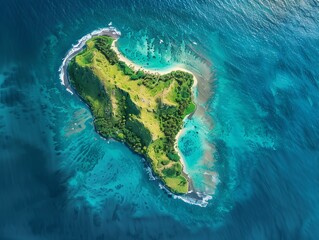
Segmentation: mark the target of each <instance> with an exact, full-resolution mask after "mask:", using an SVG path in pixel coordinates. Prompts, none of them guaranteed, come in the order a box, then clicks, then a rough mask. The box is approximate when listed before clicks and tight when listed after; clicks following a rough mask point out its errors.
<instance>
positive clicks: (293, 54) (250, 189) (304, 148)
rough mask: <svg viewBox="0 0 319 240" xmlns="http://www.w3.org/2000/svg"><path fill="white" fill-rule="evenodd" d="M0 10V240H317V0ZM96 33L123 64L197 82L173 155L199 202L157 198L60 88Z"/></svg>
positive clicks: (19, 4)
mask: <svg viewBox="0 0 319 240" xmlns="http://www.w3.org/2000/svg"><path fill="white" fill-rule="evenodd" d="M1 3H2V4H1V8H0V34H1V35H0V239H1V240H2V239H4V240H6V239H8V240H9V239H10V240H11V239H75V240H78V239H96V240H102V239H318V238H319V228H318V222H319V204H318V203H319V105H318V102H319V14H318V13H319V2H318V1H316V0H308V1H303V0H280V1H279V0H278V1H275V0H258V1H257V0H246V1H244V0H237V1H235V0H214V1H213V0H207V1H205V0H196V1H195V0H184V1H181V0H162V1H154V0H141V1H128V0H118V1H102V0H96V1H83V0H77V1H75V0H65V1H58V0H56V1H52V0H42V1H39V0H29V1H22V0H10V1H9V0H3V1H1ZM111 22H112V24H110V23H111ZM109 24H110V25H112V26H114V27H115V28H116V29H117V30H118V31H120V32H121V37H120V39H119V41H118V47H119V49H120V51H121V52H122V53H123V54H124V55H125V56H127V57H128V58H129V59H131V60H132V61H134V62H136V63H138V64H140V65H142V66H144V67H147V68H150V69H165V68H168V67H170V66H171V65H174V64H183V66H185V67H186V68H187V69H188V70H191V71H192V72H193V73H194V74H195V75H196V76H197V77H198V80H199V84H198V89H197V92H196V98H197V101H198V104H199V110H198V111H197V112H196V114H195V115H194V117H193V118H192V119H190V120H187V121H186V122H185V129H186V131H185V132H184V133H183V134H182V136H181V138H180V139H179V142H178V146H179V148H180V150H181V152H182V154H183V156H184V157H185V167H186V171H187V172H188V174H189V175H190V177H191V178H192V179H193V183H194V187H195V189H196V190H197V191H198V192H199V193H200V194H202V195H203V196H205V198H204V201H202V202H200V203H194V202H192V201H191V200H190V199H180V198H176V197H175V196H172V195H170V194H169V193H167V192H166V191H165V190H164V189H162V187H161V186H159V183H158V181H156V180H154V178H153V176H152V174H151V173H150V170H149V169H148V167H147V164H146V163H145V161H144V160H143V159H142V158H141V157H140V156H138V155H136V154H134V153H133V152H132V151H130V150H129V149H128V148H127V147H126V146H125V145H123V144H122V143H118V142H115V141H108V140H105V139H102V138H101V137H100V136H99V135H98V134H97V133H96V132H95V131H94V127H93V124H92V116H91V114H90V112H89V110H88V108H87V107H86V105H85V104H84V103H83V102H81V101H80V99H79V98H78V97H77V96H76V95H74V94H73V95H72V94H70V93H69V92H68V91H66V88H65V86H63V85H62V84H61V80H60V76H59V74H60V73H59V68H60V66H61V64H62V61H63V58H64V57H65V56H66V54H67V52H68V51H69V50H70V49H71V48H72V46H73V45H75V44H77V42H78V40H79V39H81V38H82V37H83V36H85V35H86V34H89V33H91V32H92V31H94V30H97V29H100V28H105V27H108V25H109Z"/></svg>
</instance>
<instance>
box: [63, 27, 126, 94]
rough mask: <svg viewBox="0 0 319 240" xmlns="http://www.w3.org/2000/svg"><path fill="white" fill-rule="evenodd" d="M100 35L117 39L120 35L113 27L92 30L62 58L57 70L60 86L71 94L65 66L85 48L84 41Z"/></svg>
mask: <svg viewBox="0 0 319 240" xmlns="http://www.w3.org/2000/svg"><path fill="white" fill-rule="evenodd" d="M102 35H111V36H115V37H119V36H120V35H121V32H120V31H118V30H117V29H116V28H114V27H108V28H100V29H98V30H94V31H93V32H91V33H89V34H87V35H85V36H84V37H82V38H81V39H80V40H78V42H77V44H75V45H73V46H72V48H71V49H70V50H69V51H68V53H67V54H66V56H65V58H63V61H62V64H61V66H60V68H59V72H60V74H59V77H60V80H61V84H62V85H64V86H65V87H66V90H67V91H68V92H69V93H71V94H73V91H72V89H71V87H70V84H69V81H68V74H67V66H68V64H69V62H70V60H71V59H72V58H73V57H74V56H75V55H76V54H77V53H79V52H80V51H82V49H83V47H84V46H85V43H86V41H88V40H89V39H91V38H92V37H95V36H102Z"/></svg>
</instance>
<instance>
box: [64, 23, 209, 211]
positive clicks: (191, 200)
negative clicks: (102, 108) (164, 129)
mask: <svg viewBox="0 0 319 240" xmlns="http://www.w3.org/2000/svg"><path fill="white" fill-rule="evenodd" d="M103 35H106V36H110V37H113V38H114V41H113V43H112V49H113V50H114V51H115V52H116V54H117V55H118V57H119V59H120V60H121V61H123V62H125V63H126V64H127V65H128V66H130V67H131V68H134V69H137V70H138V69H141V70H143V71H145V72H147V73H153V74H166V73H169V72H172V71H177V70H180V71H183V72H187V73H190V74H191V75H192V76H193V81H194V82H193V86H192V91H193V94H194V93H195V90H197V85H198V80H197V78H196V76H195V74H194V73H193V72H191V71H189V70H187V69H186V68H185V67H184V65H183V64H176V65H173V66H171V67H168V68H166V69H163V70H152V69H147V68H144V67H142V66H139V65H138V64H135V63H134V62H132V61H131V60H129V59H128V58H126V57H125V56H123V54H122V53H121V52H120V51H119V50H118V48H117V47H116V45H115V44H116V42H117V40H118V38H119V37H120V36H121V32H119V31H118V30H116V28H114V27H108V28H101V29H99V30H95V31H93V32H91V33H89V34H87V35H85V36H84V37H82V38H81V39H79V40H78V42H77V44H75V45H72V48H71V49H70V50H69V51H68V52H67V55H66V57H65V58H63V61H62V64H61V66H60V67H59V78H60V80H61V85H63V86H65V88H66V90H67V91H68V92H69V93H70V94H71V95H73V94H74V92H73V91H74V90H73V88H72V86H71V84H70V82H69V78H68V72H67V67H68V64H69V62H70V61H71V60H72V58H73V57H74V56H76V55H77V54H78V53H79V52H81V51H82V50H83V48H84V47H85V43H86V42H87V41H88V40H89V39H91V38H93V37H95V36H103ZM75 93H76V92H75ZM194 99H195V94H194V98H193V100H194ZM81 100H82V99H81ZM195 105H196V103H195ZM196 109H197V108H196ZM196 109H195V111H196ZM195 111H194V112H193V113H191V114H189V115H187V116H185V117H184V119H183V122H184V121H185V119H187V118H188V117H189V116H190V115H193V114H194V113H195ZM184 131H185V129H183V128H182V129H180V131H179V132H178V134H177V135H176V137H175V141H176V142H175V145H176V146H174V148H175V147H176V148H175V150H177V153H178V155H179V156H180V160H181V163H182V166H183V171H182V174H183V175H184V177H186V178H187V180H188V182H189V189H188V192H187V193H185V194H183V195H178V194H175V193H173V192H171V191H170V190H169V189H168V188H167V187H166V186H165V184H164V183H163V182H162V180H161V179H160V178H158V177H155V176H154V175H153V170H152V169H151V171H152V177H153V178H155V179H158V180H159V185H160V188H163V189H164V190H165V191H166V192H167V193H168V194H169V195H171V196H173V198H175V199H180V200H182V201H184V202H186V203H188V204H192V205H197V206H200V207H206V206H207V204H208V201H209V200H210V199H212V197H211V196H210V195H207V194H205V193H203V192H197V191H196V189H195V188H194V186H193V183H192V179H191V178H190V177H189V176H188V174H187V173H186V165H185V160H184V158H183V157H182V155H181V153H180V151H179V149H178V148H177V143H178V139H179V138H180V137H181V135H182V134H183V133H184ZM96 132H97V131H96ZM97 133H98V132H97ZM101 137H102V136H101ZM102 138H103V137H102ZM103 139H104V140H110V139H105V138H103ZM142 159H144V157H143V156H142ZM148 166H150V165H148Z"/></svg>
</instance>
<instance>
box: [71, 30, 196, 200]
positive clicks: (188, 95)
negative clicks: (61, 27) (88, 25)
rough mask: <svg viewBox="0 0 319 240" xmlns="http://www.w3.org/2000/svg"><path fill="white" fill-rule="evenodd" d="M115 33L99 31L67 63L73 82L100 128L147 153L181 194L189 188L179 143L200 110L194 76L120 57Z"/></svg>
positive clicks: (158, 171) (166, 181)
mask: <svg viewBox="0 0 319 240" xmlns="http://www.w3.org/2000/svg"><path fill="white" fill-rule="evenodd" d="M114 41H115V39H114V38H113V37H110V36H95V37H93V38H91V39H90V40H88V41H87V42H86V45H85V47H84V48H83V50H82V51H81V52H79V53H78V54H76V55H75V56H74V57H73V58H72V60H71V61H70V62H69V64H68V74H69V78H70V83H71V85H72V87H73V88H74V89H75V90H76V91H77V93H78V95H79V96H80V97H81V98H82V99H83V101H84V102H85V103H86V104H87V105H88V106H89V108H90V110H91V112H92V114H93V117H94V126H95V129H96V131H97V132H98V133H99V134H100V135H101V136H103V137H105V138H113V139H116V140H118V141H121V142H124V143H125V144H127V145H128V146H129V147H130V148H131V149H132V150H133V151H134V152H136V153H138V154H141V155H142V156H144V157H145V158H146V159H147V160H148V162H149V164H150V166H151V167H152V170H153V172H154V173H155V174H156V175H157V176H158V177H159V178H160V179H161V180H162V181H163V183H164V184H165V186H166V187H167V188H168V189H169V190H170V191H172V192H173V193H176V194H185V193H187V192H188V190H189V180H188V178H187V175H186V174H185V173H184V172H183V165H182V162H181V157H180V155H179V154H178V152H177V148H176V144H177V143H176V136H177V134H178V133H179V131H180V130H181V129H182V127H183V119H184V118H185V117H186V116H187V115H189V114H191V113H193V112H194V111H195V108H196V106H195V104H194V102H193V93H192V86H193V83H194V78H193V75H192V74H190V73H188V72H186V71H180V70H177V71H172V72H169V73H167V74H159V73H156V74H155V73H150V72H147V71H145V70H143V69H134V68H131V67H129V66H128V65H127V64H126V63H125V62H124V61H121V59H120V58H119V53H118V52H116V51H114V49H113V47H112V45H114V44H113V42H114Z"/></svg>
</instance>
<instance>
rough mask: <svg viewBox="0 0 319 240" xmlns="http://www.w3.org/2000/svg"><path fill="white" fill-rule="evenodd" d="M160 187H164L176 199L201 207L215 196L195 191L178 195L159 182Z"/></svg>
mask: <svg viewBox="0 0 319 240" xmlns="http://www.w3.org/2000/svg"><path fill="white" fill-rule="evenodd" d="M159 187H160V189H164V190H165V191H166V193H167V194H169V195H171V196H172V197H173V198H174V199H179V200H182V201H183V202H186V203H188V204H192V205H196V206H199V207H206V206H207V205H208V201H209V200H211V199H212V198H213V197H212V196H210V195H207V194H205V193H201V192H195V193H194V192H193V191H189V192H188V193H187V194H185V195H176V194H173V193H172V192H171V191H169V190H168V189H167V188H166V187H165V186H164V185H163V184H162V183H159Z"/></svg>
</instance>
